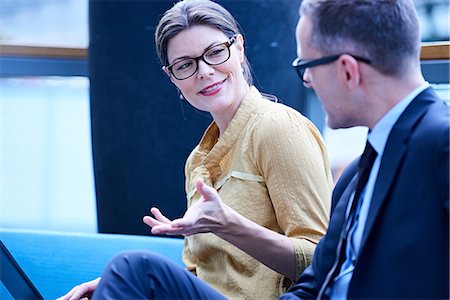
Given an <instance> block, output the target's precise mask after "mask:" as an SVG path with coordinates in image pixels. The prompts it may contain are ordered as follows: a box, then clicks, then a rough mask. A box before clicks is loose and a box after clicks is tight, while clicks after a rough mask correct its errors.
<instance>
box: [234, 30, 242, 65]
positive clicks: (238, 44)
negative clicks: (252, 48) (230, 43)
mask: <svg viewBox="0 0 450 300" xmlns="http://www.w3.org/2000/svg"><path fill="white" fill-rule="evenodd" d="M235 43H236V48H237V49H238V51H239V59H240V60H241V63H243V62H244V37H243V36H242V34H238V35H236V42H235Z"/></svg>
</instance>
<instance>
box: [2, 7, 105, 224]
mask: <svg viewBox="0 0 450 300" xmlns="http://www.w3.org/2000/svg"><path fill="white" fill-rule="evenodd" d="M1 1H2V4H1V5H0V44H3V45H19V46H39V47H44V48H42V49H38V52H40V53H41V52H42V51H44V52H45V50H46V48H45V47H59V48H87V46H88V0H1ZM4 48H5V47H4ZM63 52H64V51H63ZM13 54H14V53H13ZM44 56H45V55H44ZM62 58H64V57H62ZM82 59H84V60H85V59H86V58H82ZM2 60H3V63H2ZM71 60H72V62H74V63H75V64H76V65H78V62H75V61H73V58H71V57H68V58H67V59H65V60H64V61H61V58H45V59H44V58H43V56H42V55H41V54H39V55H36V56H33V53H31V54H30V53H28V54H26V55H19V56H17V55H12V56H11V55H10V54H9V53H8V54H5V52H3V56H0V63H2V65H3V72H2V70H0V74H8V72H4V69H5V68H14V72H13V73H14V74H15V75H13V76H14V77H6V75H2V77H0V120H1V121H0V142H1V155H0V166H1V167H0V186H1V189H0V198H1V199H0V200H1V207H0V214H1V215H0V226H1V227H4V228H27V229H46V230H69V231H84V232H96V231H97V217H96V203H95V190H94V178H93V177H94V176H93V166H92V150H91V129H90V111H89V79H88V78H87V77H74V76H70V74H74V72H73V63H71ZM16 66H17V67H16ZM81 67H83V65H82V66H81ZM42 70H44V71H45V72H42ZM77 70H78V69H77ZM42 73H44V74H46V76H36V74H38V75H39V74H40V75H42ZM52 73H54V74H58V75H59V77H56V76H52ZM81 73H83V72H81ZM9 74H11V73H9ZM31 75H33V76H31ZM47 75H49V76H47ZM8 76H12V75H8Z"/></svg>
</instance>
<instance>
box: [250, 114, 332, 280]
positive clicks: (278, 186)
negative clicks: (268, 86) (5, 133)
mask: <svg viewBox="0 0 450 300" xmlns="http://www.w3.org/2000/svg"><path fill="white" fill-rule="evenodd" d="M254 144H255V151H254V155H255V157H254V159H255V161H257V163H258V166H259V168H260V172H261V174H262V176H263V177H264V180H265V183H266V185H267V189H268V191H269V194H270V198H271V201H272V204H273V208H274V211H275V214H276V218H277V222H278V224H279V225H280V227H281V229H282V231H283V233H284V234H285V235H286V236H287V237H289V238H290V240H291V242H292V247H293V249H294V252H295V258H296V276H297V277H298V276H299V275H300V274H301V273H302V272H303V271H304V270H305V268H306V267H307V266H308V265H309V264H310V263H311V261H312V256H313V252H314V249H315V248H316V245H317V243H318V242H319V240H320V239H321V238H322V236H323V235H324V234H325V232H326V229H327V226H328V221H329V213H328V212H329V210H330V207H331V204H330V202H331V191H332V178H331V174H330V167H329V159H328V155H327V152H326V149H325V146H324V143H323V141H322V137H321V135H320V132H319V131H318V130H317V129H316V127H315V126H314V125H313V124H312V123H311V122H310V121H309V120H308V119H306V118H305V117H303V116H302V115H300V114H299V113H298V112H296V111H293V110H290V109H286V110H273V111H269V112H266V113H264V114H262V115H261V116H260V119H259V121H258V122H255V128H254Z"/></svg>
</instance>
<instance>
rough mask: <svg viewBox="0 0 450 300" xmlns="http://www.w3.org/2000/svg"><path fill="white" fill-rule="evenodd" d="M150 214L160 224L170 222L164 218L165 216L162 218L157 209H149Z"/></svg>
mask: <svg viewBox="0 0 450 300" xmlns="http://www.w3.org/2000/svg"><path fill="white" fill-rule="evenodd" d="M150 212H151V213H152V214H153V215H154V216H155V217H156V219H157V220H158V221H160V222H163V223H170V222H171V221H170V220H169V219H168V218H167V217H166V216H164V215H163V214H162V213H161V211H160V210H159V209H158V208H156V207H152V208H151V209H150Z"/></svg>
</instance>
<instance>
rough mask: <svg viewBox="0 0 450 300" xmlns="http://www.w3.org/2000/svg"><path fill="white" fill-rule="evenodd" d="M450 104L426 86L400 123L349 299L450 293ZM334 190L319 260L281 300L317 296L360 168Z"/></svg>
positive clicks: (354, 168)
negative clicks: (328, 221) (328, 223)
mask: <svg viewBox="0 0 450 300" xmlns="http://www.w3.org/2000/svg"><path fill="white" fill-rule="evenodd" d="M449 121H450V118H449V108H448V106H447V105H446V104H445V103H444V102H443V101H442V100H440V99H439V98H438V96H437V95H436V94H435V92H434V91H433V90H432V89H431V88H428V89H426V90H425V91H423V92H422V93H420V94H419V95H418V96H417V97H416V98H415V99H414V100H413V101H412V102H411V104H410V105H409V106H408V107H407V108H406V110H405V111H404V112H403V114H402V115H401V116H400V118H399V119H398V121H397V122H396V124H395V125H394V127H393V129H392V131H391V133H390V135H389V138H388V141H387V144H386V148H385V150H384V154H383V157H382V160H381V166H380V170H379V173H378V177H377V180H376V183H375V188H374V192H373V197H372V203H371V206H370V210H369V216H368V219H367V223H366V228H365V231H364V234H363V237H362V242H361V250H360V256H359V258H358V262H357V264H356V266H355V270H354V273H353V277H352V280H351V282H350V286H349V291H348V297H349V298H350V299H358V298H365V299H383V298H385V299H386V298H390V299H398V298H407V299H415V298H427V299H431V298H441V299H448V298H449ZM356 165H357V164H356V162H353V163H352V164H351V165H350V166H349V167H348V168H347V169H346V171H345V172H344V173H343V175H342V177H341V179H340V180H339V181H338V183H337V185H336V187H335V189H334V191H333V202H332V203H333V207H332V214H331V220H330V225H329V228H328V231H327V234H326V235H325V236H324V237H323V238H322V240H321V241H320V242H319V244H318V246H317V249H316V252H315V254H314V259H313V263H312V265H311V266H310V267H308V268H307V269H306V270H305V271H304V273H303V274H302V275H301V276H300V277H299V279H298V281H297V283H296V285H295V286H294V287H292V288H291V289H290V290H289V291H288V293H287V294H285V295H283V296H281V297H280V298H281V299H283V300H284V299H292V298H296V297H300V298H305V299H312V298H316V297H317V294H318V292H319V290H320V287H321V286H322V283H323V282H324V280H325V277H326V275H327V273H328V271H329V270H330V269H331V267H332V265H333V263H334V261H335V259H336V248H337V244H338V241H339V234H340V232H341V229H342V226H343V223H344V218H345V216H344V215H345V209H346V207H347V203H348V201H349V196H350V194H351V192H352V186H353V185H354V181H355V174H356V172H357V166H356Z"/></svg>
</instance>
